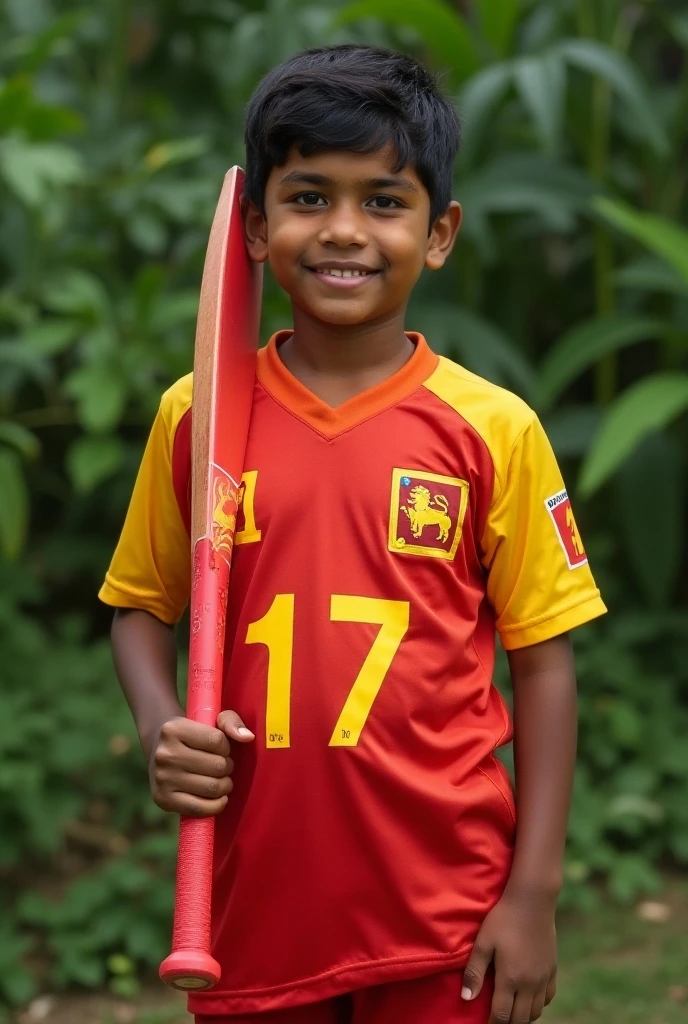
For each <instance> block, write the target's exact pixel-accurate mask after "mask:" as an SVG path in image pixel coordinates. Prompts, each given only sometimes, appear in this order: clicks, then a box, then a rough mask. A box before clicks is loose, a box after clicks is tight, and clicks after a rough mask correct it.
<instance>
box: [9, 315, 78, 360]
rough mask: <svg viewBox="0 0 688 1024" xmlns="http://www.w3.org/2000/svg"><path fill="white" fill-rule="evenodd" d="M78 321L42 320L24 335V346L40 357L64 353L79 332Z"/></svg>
mask: <svg viewBox="0 0 688 1024" xmlns="http://www.w3.org/2000/svg"><path fill="white" fill-rule="evenodd" d="M81 329H82V328H81V324H80V323H79V322H78V320H43V321H41V322H40V323H38V324H36V326H35V327H30V328H29V329H28V330H27V331H26V333H25V334H24V337H23V340H24V344H26V345H28V346H29V347H30V348H31V349H32V350H33V351H34V352H36V353H38V355H41V356H54V355H57V354H58V353H60V352H64V351H65V349H67V348H69V346H70V345H71V343H72V342H73V341H74V339H75V338H76V337H78V335H79V332H80V331H81Z"/></svg>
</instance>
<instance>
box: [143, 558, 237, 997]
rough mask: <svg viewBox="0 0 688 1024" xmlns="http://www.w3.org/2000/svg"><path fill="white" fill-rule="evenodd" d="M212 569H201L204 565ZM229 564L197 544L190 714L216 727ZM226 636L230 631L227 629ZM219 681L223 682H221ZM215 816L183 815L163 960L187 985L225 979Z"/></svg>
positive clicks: (170, 980)
mask: <svg viewBox="0 0 688 1024" xmlns="http://www.w3.org/2000/svg"><path fill="white" fill-rule="evenodd" d="M202 564H203V565H205V566H207V567H209V568H208V570H207V571H206V572H204V573H201V572H200V571H198V572H197V571H195V570H196V569H199V567H200V566H201V565H202ZM228 577H229V564H228V563H227V562H226V561H223V560H215V558H214V553H213V550H212V547H211V545H210V541H209V540H208V538H202V539H201V540H199V541H198V542H197V543H196V546H195V549H194V580H195V581H196V582H195V583H194V585H193V587H192V601H191V614H192V620H193V621H194V622H195V623H197V625H196V628H192V634H191V644H190V649H189V666H190V672H189V693H188V700H187V709H186V713H187V716H188V717H189V718H192V719H194V720H195V721H197V722H201V723H203V724H204V725H207V726H211V727H214V726H215V724H216V722H217V715H218V711H219V706H218V707H216V706H215V704H217V703H218V702H217V700H216V685H217V686H220V685H221V679H222V646H221V645H218V639H217V637H218V623H220V622H224V609H225V606H226V601H227V582H228ZM223 640H224V635H223ZM216 681H217V682H216ZM214 837H215V819H214V818H212V817H208V818H186V817H183V818H182V819H181V824H180V828H179V853H178V856H177V886H176V895H175V902H174V927H173V930H172V952H171V953H170V955H169V956H168V957H167V959H166V960H164V961H163V962H162V964H161V965H160V977H161V978H162V980H163V981H164V982H165V983H166V984H167V985H170V986H172V988H177V989H181V990H183V991H191V990H200V989H206V988H212V987H213V985H216V984H217V982H218V981H219V980H220V965H219V964H218V963H217V961H216V960H214V959H213V957H212V956H211V955H210V922H211V899H212V888H213V841H214Z"/></svg>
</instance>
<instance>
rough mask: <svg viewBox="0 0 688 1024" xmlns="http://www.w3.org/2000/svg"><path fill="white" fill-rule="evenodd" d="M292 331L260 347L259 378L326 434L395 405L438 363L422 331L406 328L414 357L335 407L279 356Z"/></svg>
mask: <svg viewBox="0 0 688 1024" xmlns="http://www.w3.org/2000/svg"><path fill="white" fill-rule="evenodd" d="M293 333H294V332H293V331H291V330H285V331H277V333H276V334H273V336H272V337H271V338H270V341H269V342H268V343H267V345H266V346H265V348H262V349H260V351H259V352H258V368H257V376H258V380H259V381H260V383H261V384H262V385H263V387H264V388H265V390H266V391H268V392H269V393H270V395H272V397H273V398H274V399H275V400H276V401H277V402H279V403H280V405H282V406H284V407H285V408H286V409H288V410H289V412H290V413H292V414H293V415H294V416H296V417H298V419H300V420H302V421H303V422H304V423H307V424H308V425H309V426H311V427H313V429H314V430H317V431H318V432H319V433H321V434H324V435H325V436H326V437H334V436H335V435H336V434H341V433H342V432H343V431H344V430H349V429H350V428H351V427H354V426H356V425H357V424H358V423H362V422H363V421H364V420H368V419H370V418H371V417H372V416H376V415H377V414H378V413H380V412H382V411H383V410H384V409H389V408H390V407H391V406H393V405H396V404H397V403H398V402H400V401H401V400H402V399H403V398H406V397H407V396H408V395H410V394H412V393H413V392H414V391H415V390H416V388H419V387H420V385H421V384H422V383H423V382H424V381H426V380H427V379H428V377H429V376H430V374H431V373H433V372H434V370H435V369H436V368H437V364H438V362H439V358H438V356H436V355H435V353H434V352H433V351H432V349H430V348H429V346H428V343H427V342H426V340H425V338H424V337H423V335H422V334H417V333H415V332H414V331H407V332H406V336H407V337H408V338H409V339H410V340H411V341H412V342H413V343H414V345H415V351H414V353H413V355H412V356H411V358H410V359H409V360H408V361H407V362H406V363H404V365H403V366H402V367H401V368H400V369H399V370H397V371H396V373H393V374H392V376H391V377H388V378H387V380H383V381H380V383H379V384H375V385H374V386H373V387H372V388H367V389H366V390H365V391H362V392H361V394H360V395H355V396H354V397H353V398H349V399H348V400H347V401H346V402H342V404H341V405H338V406H337V407H336V408H332V406H331V405H327V403H326V402H323V400H322V399H321V398H318V397H317V395H314V394H313V392H312V391H309V390H308V388H307V387H306V386H305V384H302V383H301V381H300V380H297V378H296V377H294V375H293V374H292V373H290V372H289V370H288V369H287V368H286V366H285V365H284V363H283V362H282V360H281V359H280V356H279V352H278V351H277V349H278V347H279V346H280V345H281V344H282V342H284V341H286V340H287V338H289V337H290V336H291V335H292V334H293Z"/></svg>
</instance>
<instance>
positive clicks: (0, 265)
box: [0, 0, 688, 1021]
mask: <svg viewBox="0 0 688 1024" xmlns="http://www.w3.org/2000/svg"><path fill="white" fill-rule="evenodd" d="M348 40H360V41H365V42H372V43H377V44H387V45H391V46H394V47H396V48H399V49H403V50H406V51H408V52H410V53H413V54H414V55H417V56H420V57H421V58H422V59H424V60H425V61H426V62H427V63H428V64H429V65H430V66H431V67H433V68H434V69H436V70H437V71H438V72H440V73H441V77H442V82H443V85H444V88H445V89H446V91H447V92H448V93H449V94H450V95H452V96H453V97H455V98H456V101H457V104H458V106H459V109H460V111H461V113H462V117H463V121H464V129H465V141H464V145H463V150H462V153H461V156H460V158H459V161H458V165H457V173H456V183H455V195H456V197H457V198H458V199H459V200H460V201H461V202H462V203H463V205H464V213H465V219H464V227H463V231H462V235H461V241H460V244H459V246H458V248H457V251H456V254H455V256H454V258H453V260H452V262H451V264H450V265H449V266H448V267H447V268H445V270H444V272H443V273H442V274H439V275H433V276H432V279H430V278H428V279H427V280H425V281H424V282H423V283H422V284H421V286H420V287H419V289H418V293H417V295H415V297H414V300H413V304H412V308H411V309H410V312H409V318H408V326H409V328H410V329H420V330H422V331H423V332H424V333H425V334H426V335H427V337H428V338H429V340H430V342H431V344H432V345H433V346H434V347H435V348H436V349H437V350H438V351H442V352H446V353H447V354H449V355H451V356H452V357H454V358H456V359H457V360H459V361H460V362H462V363H464V364H465V365H466V366H468V367H469V368H470V369H472V370H474V371H475V372H477V373H479V374H482V375H484V376H486V377H488V378H489V379H491V380H494V381H496V382H498V383H501V384H504V385H506V386H507V387H509V388H511V389H513V390H515V391H517V392H518V393H519V394H521V395H522V396H523V397H524V398H525V399H526V400H527V401H528V402H529V403H530V404H531V405H533V406H534V408H535V409H537V411H538V412H539V414H540V415H541V417H542V419H543V421H544V423H545V426H546V428H547V430H548V432H549V434H550V437H551V438H552V441H553V444H554V447H555V449H556V451H557V453H558V456H559V458H560V460H561V463H562V466H563V469H564V472H565V476H566V479H567V481H568V484H569V488H570V490H571V491H572V492H573V494H574V501H575V505H576V508H577V512H578V518H579V521H580V525H581V528H582V531H583V535H584V537H585V540H586V547H587V548H588V552H589V555H590V558H591V561H592V564H593V568H594V570H595V573H596V575H597V577H598V579H599V582H600V585H601V587H602V590H603V593H604V596H605V598H606V600H607V603H608V604H609V606H610V609H611V614H610V615H609V616H608V617H607V618H606V619H605V620H603V621H600V622H599V623H595V624H593V625H592V626H590V627H588V628H586V629H584V630H582V631H580V635H579V636H578V637H577V638H576V642H577V648H578V663H579V679H580V689H581V756H580V769H579V773H578V779H577V789H576V796H575V806H574V812H573V817H572V823H571V830H570V843H569V848H568V857H567V889H566V893H565V902H566V904H567V905H568V906H569V907H573V908H575V909H576V910H577V912H578V913H579V914H580V913H589V914H595V913H596V910H595V905H596V903H597V902H599V901H600V900H604V899H605V898H607V897H609V896H611V898H613V899H614V900H616V901H621V902H624V901H626V902H631V903H636V902H637V901H638V900H639V899H641V898H646V897H647V896H648V895H652V894H653V893H658V892H659V891H660V890H661V888H662V885H663V878H666V873H667V872H675V871H677V870H678V871H680V870H681V869H682V868H685V866H686V865H687V864H688V799H687V796H686V794H687V793H688V742H687V740H686V737H687V736H688V586H687V585H686V569H687V568H688V560H687V557H686V544H685V534H686V527H687V525H688V498H687V494H686V482H687V469H688V466H687V462H688V415H687V413H688V231H686V229H685V227H683V226H682V224H685V222H686V212H687V206H688V204H687V200H686V179H687V177H688V60H687V59H686V54H687V51H688V10H687V9H686V7H685V4H684V3H683V2H682V0H676V2H674V3H672V2H670V0H665V2H660V0H634V2H625V0H465V2H461V0H458V2H449V0H361V2H355V3H353V4H347V3H344V2H342V0H140V2H138V0H101V2H99V3H97V4H93V3H91V4H86V3H79V2H77V0H73V2H72V0H5V2H4V4H3V5H1V6H0V997H1V999H2V1000H3V1001H4V1003H5V1004H6V1005H20V1004H24V1003H26V1002H27V1001H28V1000H29V999H31V998H32V997H33V996H34V995H35V993H36V992H37V991H39V990H40V989H42V988H46V987H47V988H51V989H59V988H63V987H68V986H74V985H76V986H86V987H103V986H105V985H109V986H110V987H111V988H112V989H113V990H114V991H115V992H117V993H119V994H121V995H123V996H126V995H128V994H130V993H133V992H134V991H135V990H136V986H137V984H138V982H137V977H138V975H139V973H141V972H144V973H145V971H146V969H148V968H153V967H156V966H157V963H158V961H159V959H160V957H161V955H163V954H164V952H165V951H166V946H167V937H168V929H169V919H170V911H171V877H172V869H173V862H174V853H175V835H174V822H171V821H169V820H167V818H166V817H165V816H164V815H163V814H162V813H161V812H158V811H157V809H156V808H155V807H153V806H152V804H151V802H150V800H149V797H148V790H147V784H146V776H145V771H144V766H143V763H142V758H141V756H140V754H139V752H138V749H137V746H136V741H135V737H134V734H133V730H132V727H131V723H130V721H129V716H128V712H127V710H126V708H125V706H124V701H123V700H122V698H121V696H120V694H119V691H118V688H117V686H116V683H115V681H114V676H113V672H112V669H111V666H110V659H109V651H108V644H107V639H106V635H107V631H108V628H109V612H108V611H107V610H106V609H103V608H101V607H99V606H98V603H97V601H96V599H95V594H96V591H97V589H98V586H99V583H100V580H101V578H102V576H103V572H104V570H105V568H106V565H107V563H108V560H109V556H110V554H111V551H112V549H113V545H114V543H115V540H116V537H117V534H118V531H119V528H120V526H121V523H122V520H123V516H124V513H125V509H126V505H127V501H128V496H129V493H130V489H131V485H132V481H133V477H134V474H135V471H136V468H137V465H138V461H139V458H140V455H141V451H142V446H143V443H144V439H145V436H146V432H147V429H148V427H149V425H150V423H151V420H152V417H153V415H154V412H155V409H156V406H157V402H158V399H159V395H160V393H161V391H162V390H163V389H164V388H165V387H167V386H168V385H169V384H170V382H171V381H173V380H174V379H175V378H177V377H178V376H180V375H182V374H183V373H186V372H187V371H188V370H189V369H190V367H191V360H192V342H193V333H194V318H195V312H196V306H197V297H198V288H199V283H200V276H201V269H202V261H203V256H204V250H205V244H206V241H207V235H208V229H209V225H210V221H211V218H212V214H213V211H214V206H215V202H216V199H217V195H218V192H219V187H220V183H221V181H222V177H223V174H224V171H225V170H226V168H227V167H228V166H230V165H231V164H233V163H241V162H242V141H241V139H242V120H243V109H244V105H245V102H246V100H247V98H248V97H249V95H250V93H251V91H252V89H253V88H254V86H255V84H256V82H257V81H258V79H259V77H260V76H261V75H262V74H263V73H264V72H265V71H267V70H268V68H270V67H271V66H272V65H274V64H275V63H277V62H278V61H280V60H281V59H283V58H284V57H287V56H288V55H290V54H291V53H293V52H294V51H296V50H298V49H300V48H303V47H306V46H313V45H321V44H324V43H332V42H340V41H348ZM288 317H289V310H288V305H287V303H286V300H285V297H284V296H283V295H282V294H281V293H280V292H279V291H278V289H277V288H276V286H275V285H274V284H273V282H272V281H268V282H267V287H266V296H265V305H264V318H263V334H264V335H265V336H268V335H269V334H270V333H271V331H272V330H273V329H276V328H277V327H278V326H284V325H287V324H288V322H289V319H288ZM684 938H685V936H684ZM684 974H685V971H684ZM2 1012H3V1011H2V1009H1V1008H0V1015H1V1014H2ZM682 1012H685V1009H684V1011H682ZM160 1019H161V1020H162V1017H161V1018H160ZM578 1019H579V1018H576V1020H578ZM580 1019H581V1020H582V1019H585V1020H586V1021H587V1020H588V1019H589V1020H593V1019H594V1020H597V1019H598V1018H597V1017H595V1018H593V1017H590V1018H588V1017H585V1018H580ZM612 1019H614V1020H617V1019H620V1018H619V1017H617V1016H615V1015H614V1014H612V1016H611V1017H609V1016H606V1017H605V1020H612ZM623 1019H624V1020H628V1021H630V1020H631V1019H633V1020H639V1021H640V1020H641V1019H642V1020H643V1021H644V1020H646V1018H645V1017H642V1018H641V1017H634V1016H632V1014H631V1015H629V1016H624V1018H623ZM653 1019H659V1018H653ZM675 1019H676V1021H678V1019H679V1018H678V1016H676V1018H675ZM682 1019H683V1018H682ZM662 1020H663V1021H664V1020H665V1018H664V1017H663V1018H662ZM666 1020H667V1021H669V1020H671V1021H673V1020H674V1017H672V1016H671V1015H670V1014H669V1013H667V1015H666Z"/></svg>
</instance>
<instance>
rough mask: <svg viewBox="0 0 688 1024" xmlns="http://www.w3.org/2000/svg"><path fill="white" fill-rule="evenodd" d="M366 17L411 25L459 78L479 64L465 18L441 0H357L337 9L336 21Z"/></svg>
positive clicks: (476, 67)
mask: <svg viewBox="0 0 688 1024" xmlns="http://www.w3.org/2000/svg"><path fill="white" fill-rule="evenodd" d="M365 18H377V19H378V20H380V21H385V22H391V23H392V24H393V25H406V26H408V27H409V28H412V29H414V30H415V31H416V32H417V33H418V35H419V36H420V38H421V39H422V40H423V42H424V43H425V44H426V45H427V47H428V49H430V50H431V51H432V53H434V55H435V57H436V58H438V59H439V60H440V61H442V62H443V63H445V64H447V65H448V67H449V68H450V69H451V71H452V74H453V75H454V77H456V78H457V79H458V80H459V81H463V80H464V79H466V78H468V77H469V75H472V74H473V72H474V71H477V69H478V67H479V66H480V58H479V55H478V49H477V46H476V42H475V39H474V38H473V36H472V34H471V31H470V29H469V28H468V26H467V25H466V22H465V21H464V20H463V19H462V18H461V17H460V16H459V15H458V14H457V13H456V11H453V10H452V9H451V7H449V5H448V4H446V3H443V2H442V0H423V2H422V3H419V2H418V0H357V2H355V3H352V4H348V5H347V6H346V7H344V8H343V9H342V10H341V11H340V12H339V15H338V16H337V18H336V21H335V24H339V25H350V24H351V23H352V22H354V21H361V20H363V19H365Z"/></svg>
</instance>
